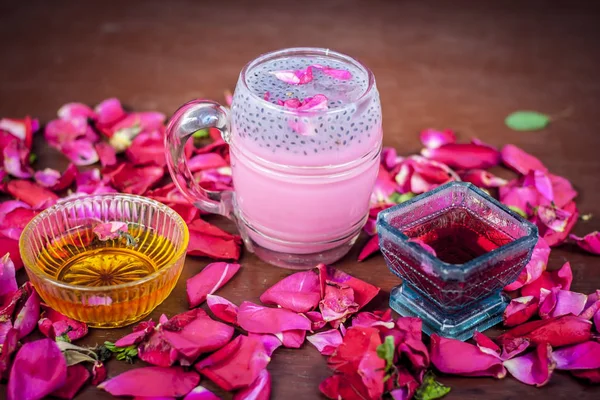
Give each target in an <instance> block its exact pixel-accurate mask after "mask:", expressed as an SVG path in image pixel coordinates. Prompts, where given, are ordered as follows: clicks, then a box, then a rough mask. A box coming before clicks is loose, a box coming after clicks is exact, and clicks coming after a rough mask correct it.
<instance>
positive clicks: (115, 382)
mask: <svg viewBox="0 0 600 400" xmlns="http://www.w3.org/2000/svg"><path fill="white" fill-rule="evenodd" d="M199 381H200V376H198V374H197V373H196V372H193V371H189V372H186V371H185V370H184V369H183V368H181V367H171V368H163V367H143V368H136V369H131V370H128V371H125V372H123V373H122V374H121V375H117V376H115V377H114V378H111V379H109V380H107V381H104V382H102V383H101V384H100V385H98V388H99V389H103V390H106V391H107V392H108V393H110V394H112V395H113V396H145V397H151V396H166V397H182V396H185V395H186V394H188V393H189V392H190V391H191V390H192V389H193V388H194V387H196V386H197V385H198V382H199Z"/></svg>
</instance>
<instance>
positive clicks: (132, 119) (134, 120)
mask: <svg viewBox="0 0 600 400" xmlns="http://www.w3.org/2000/svg"><path fill="white" fill-rule="evenodd" d="M165 119H166V116H165V115H164V114H163V113H159V112H155V111H145V112H134V113H130V114H128V115H127V116H126V117H125V118H123V119H122V120H120V121H119V122H117V123H116V124H114V125H112V126H111V127H110V129H111V131H112V132H114V133H119V132H122V133H124V134H125V135H126V136H129V137H131V136H136V135H137V133H139V134H142V133H145V132H153V131H160V130H161V129H162V128H163V124H164V122H165ZM132 132H135V133H133V134H132Z"/></svg>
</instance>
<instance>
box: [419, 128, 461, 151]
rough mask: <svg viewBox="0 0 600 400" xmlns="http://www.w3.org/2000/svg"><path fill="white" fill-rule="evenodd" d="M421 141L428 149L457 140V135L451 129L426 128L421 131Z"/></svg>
mask: <svg viewBox="0 0 600 400" xmlns="http://www.w3.org/2000/svg"><path fill="white" fill-rule="evenodd" d="M419 136H420V138H421V143H423V146H425V147H427V148H428V149H436V148H438V147H440V146H443V145H445V144H449V143H455V142H456V135H455V134H454V131H452V130H450V129H444V130H443V131H438V130H436V129H425V130H424V131H421V133H420V135H419Z"/></svg>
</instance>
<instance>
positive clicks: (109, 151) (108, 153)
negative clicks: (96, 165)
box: [94, 142, 117, 167]
mask: <svg viewBox="0 0 600 400" xmlns="http://www.w3.org/2000/svg"><path fill="white" fill-rule="evenodd" d="M94 148H95V149H96V153H97V154H98V158H99V159H100V164H101V165H102V166H103V167H111V166H113V165H115V164H116V163H117V152H116V151H115V148H114V147H112V146H111V145H110V144H109V143H107V142H98V143H96V144H95V145H94Z"/></svg>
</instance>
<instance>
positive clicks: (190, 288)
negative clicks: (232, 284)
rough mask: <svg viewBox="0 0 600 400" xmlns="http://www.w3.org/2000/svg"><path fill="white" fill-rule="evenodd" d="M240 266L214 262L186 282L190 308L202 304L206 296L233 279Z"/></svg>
mask: <svg viewBox="0 0 600 400" xmlns="http://www.w3.org/2000/svg"><path fill="white" fill-rule="evenodd" d="M239 269H240V264H229V263H225V262H216V263H212V264H208V265H207V266H206V267H204V269H203V270H202V271H200V273H199V274H197V275H195V276H193V277H192V278H190V279H188V280H187V281H186V292H187V297H188V302H189V303H190V307H191V308H193V307H197V306H199V305H200V304H202V303H204V300H206V296H207V295H209V294H213V293H215V292H216V291H217V290H219V289H220V288H221V287H222V286H223V285H225V284H226V283H227V282H229V281H230V280H231V278H233V276H234V275H235V274H236V273H237V272H238V271H239Z"/></svg>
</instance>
